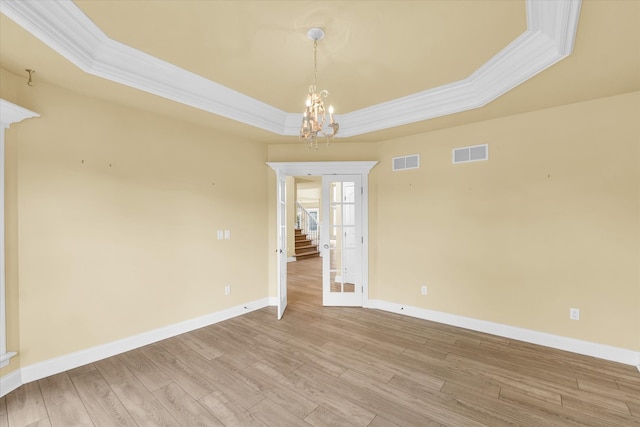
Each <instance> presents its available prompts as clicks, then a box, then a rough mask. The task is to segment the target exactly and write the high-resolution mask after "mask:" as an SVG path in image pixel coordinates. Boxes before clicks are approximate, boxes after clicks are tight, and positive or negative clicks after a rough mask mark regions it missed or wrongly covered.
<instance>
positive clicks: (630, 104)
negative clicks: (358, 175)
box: [269, 93, 640, 351]
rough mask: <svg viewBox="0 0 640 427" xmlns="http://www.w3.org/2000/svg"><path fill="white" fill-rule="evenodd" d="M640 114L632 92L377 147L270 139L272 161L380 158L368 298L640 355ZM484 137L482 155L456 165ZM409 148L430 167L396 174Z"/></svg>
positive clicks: (373, 184)
mask: <svg viewBox="0 0 640 427" xmlns="http://www.w3.org/2000/svg"><path fill="white" fill-rule="evenodd" d="M639 111H640V93H630V94H626V95H621V96H616V97H611V98H604V99H599V100H594V101H590V102H584V103H579V104H574V105H568V106H563V107H559V108H554V109H549V110H543V111H538V112H533V113H528V114H520V115H514V116H510V117H505V118H501V119H497V120H492V121H487V122H481V123H476V124H472V125H468V126H462V127H457V128H451V129H446V130H442V131H437V132H431V133H425V134H421V135H415V136H413V137H409V138H404V139H398V140H390V141H385V142H382V143H379V144H377V145H369V144H354V143H350V144H347V143H340V141H336V142H335V143H334V144H332V145H331V147H329V149H323V150H320V151H319V152H318V153H311V154H309V153H308V152H307V151H306V150H304V149H301V147H299V146H292V145H285V144H283V145H272V146H269V160H270V161H325V160H379V161H380V164H379V165H377V166H376V167H375V168H374V169H373V170H372V172H371V174H370V177H369V178H370V188H369V194H370V206H369V224H370V230H369V232H370V234H369V274H370V283H369V285H370V294H369V297H370V298H372V299H379V300H383V301H389V302H395V303H400V304H408V305H413V306H418V307H422V308H426V309H432V310H437V311H441V312H445V313H452V314H457V315H461V316H466V317H470V318H476V319H481V320H487V321H492V322H497V323H502V324H506V325H512V326H516V327H522V328H526V329H531V330H535V331H541V332H547V333H551V334H556V335H560V336H567V337H573V338H577V339H582V340H586V341H591V342H596V343H601V344H607V345H612V346H616V347H621V348H626V349H631V350H635V351H639V350H640V270H639V267H638V265H639V264H640V249H639V245H640V243H639V242H640V208H639V204H640V153H639V146H640V123H639V121H638V112H639ZM484 143H488V144H489V151H490V160H489V161H488V162H479V163H469V164H460V165H453V164H452V163H451V150H452V149H453V148H455V147H462V146H467V145H476V144H484ZM409 154H420V155H421V165H422V167H421V168H420V169H419V170H412V171H403V172H392V171H391V159H392V158H393V157H396V156H403V155H409ZM269 186H270V191H271V192H273V191H274V190H273V189H274V188H275V187H274V186H275V178H274V174H273V173H271V174H270V178H269ZM274 215H275V214H274V210H273V209H270V218H269V224H272V225H273V224H275V222H274V218H275V216H274ZM274 230H275V229H274V227H273V226H271V227H270V231H269V236H270V237H269V238H270V242H271V241H273V239H274V238H275V232H274ZM272 273H273V272H272ZM274 280H275V275H274V274H271V275H270V295H275V284H274ZM423 284H424V285H427V286H428V289H429V293H428V295H427V296H425V297H423V296H421V295H420V286H421V285H423ZM571 307H576V308H579V309H580V310H581V320H580V321H577V322H576V321H570V320H569V308H571Z"/></svg>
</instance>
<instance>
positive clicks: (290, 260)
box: [287, 256, 296, 262]
mask: <svg viewBox="0 0 640 427" xmlns="http://www.w3.org/2000/svg"><path fill="white" fill-rule="evenodd" d="M295 261H296V257H294V256H290V257H288V258H287V262H295Z"/></svg>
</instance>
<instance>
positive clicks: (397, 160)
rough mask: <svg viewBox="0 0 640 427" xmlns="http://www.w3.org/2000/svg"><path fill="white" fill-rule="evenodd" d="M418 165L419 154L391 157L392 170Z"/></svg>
mask: <svg viewBox="0 0 640 427" xmlns="http://www.w3.org/2000/svg"><path fill="white" fill-rule="evenodd" d="M419 167H420V154H412V155H411V156H404V157H394V158H393V170H394V171H401V170H405V169H418V168H419Z"/></svg>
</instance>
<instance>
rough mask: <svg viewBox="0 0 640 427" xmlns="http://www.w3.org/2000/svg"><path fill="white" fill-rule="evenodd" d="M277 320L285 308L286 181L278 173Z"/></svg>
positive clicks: (280, 317) (284, 177)
mask: <svg viewBox="0 0 640 427" xmlns="http://www.w3.org/2000/svg"><path fill="white" fill-rule="evenodd" d="M277 217H278V218H277V221H278V248H277V253H278V320H280V319H282V315H283V314H284V310H285V309H286V308H287V181H286V176H285V175H281V174H278V213H277Z"/></svg>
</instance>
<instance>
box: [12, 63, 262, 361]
mask: <svg viewBox="0 0 640 427" xmlns="http://www.w3.org/2000/svg"><path fill="white" fill-rule="evenodd" d="M5 76H6V73H4V74H3V77H5ZM14 83H15V84H19V85H20V86H18V90H17V92H18V94H17V97H16V96H14V97H13V98H14V99H11V100H12V101H14V102H16V103H18V104H20V105H22V106H24V107H26V108H29V109H31V110H33V111H36V112H38V113H40V114H41V116H42V117H41V118H38V119H32V120H31V121H29V122H24V123H21V124H19V127H18V126H17V127H16V131H15V132H11V133H9V134H7V144H8V146H9V147H13V146H16V147H17V197H18V204H17V205H18V206H17V212H18V213H19V229H18V232H19V242H18V243H19V253H18V275H19V278H20V286H19V303H18V304H19V330H20V336H19V348H18V349H17V350H18V351H19V352H20V357H21V359H20V364H21V365H22V366H27V365H31V364H33V363H37V362H40V361H43V360H46V359H50V358H53V357H56V356H60V355H65V354H69V353H71V352H74V351H77V350H81V349H85V348H89V347H92V346H95V345H99V344H105V343H108V342H111V341H114V340H118V339H122V338H126V337H130V336H133V335H135V334H138V333H142V332H147V331H150V330H152V329H155V328H161V327H163V326H167V325H170V324H173V323H176V322H180V321H183V320H188V319H192V318H195V317H198V316H202V315H205V314H209V313H213V312H217V311H219V310H222V309H225V308H229V307H232V306H235V305H238V304H241V303H246V302H248V301H252V300H256V299H260V298H265V297H266V296H267V288H266V285H265V277H266V276H267V269H268V265H267V258H266V257H265V250H266V249H267V223H266V219H267V211H266V207H267V185H266V182H265V180H264V174H265V169H266V166H265V159H266V148H265V147H264V146H263V145H259V144H254V143H249V142H244V141H240V140H238V139H234V138H233V137H229V136H223V135H220V134H218V133H216V132H215V130H212V129H207V128H200V127H197V126H194V125H192V124H186V123H184V122H180V121H174V120H171V119H169V118H166V117H160V116H156V115H153V114H150V113H146V112H143V111H138V110H134V109H130V108H127V107H126V106H123V105H115V104H112V103H108V102H103V101H99V100H96V99H91V98H86V97H83V96H81V95H79V94H76V93H73V92H70V91H67V90H64V89H61V88H58V87H55V86H50V85H47V84H45V83H42V82H40V83H38V85H36V86H35V87H33V88H27V86H26V85H24V84H23V83H24V82H22V81H19V82H18V81H17V80H16V81H15V82H14ZM12 86H13V85H12V83H9V84H7V82H6V81H5V80H4V78H3V85H2V93H0V95H2V96H4V93H5V89H6V90H7V92H9V91H10V89H11V88H12ZM23 86H24V87H23ZM11 158H15V156H14V155H13V154H10V159H11ZM237 165H242V167H237ZM11 182H15V180H13V179H12V180H11ZM10 209H11V207H10ZM8 220H9V221H10V218H9V219H8ZM10 227H11V224H10ZM219 229H224V230H230V231H231V239H230V240H217V237H216V230H219ZM9 256H15V254H13V253H10V254H9ZM247 265H251V268H247ZM227 284H229V285H231V295H230V296H225V295H224V286H225V285H227ZM14 290H15V284H14V283H10V292H14ZM9 303H10V305H11V306H10V313H11V314H10V316H11V317H10V322H11V324H12V325H13V324H14V322H15V320H16V318H15V315H16V313H17V310H16V309H15V307H14V305H15V302H14V301H13V300H10V301H9ZM11 328H12V329H11V330H12V331H13V327H11ZM10 339H11V340H14V341H13V342H15V337H10Z"/></svg>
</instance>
